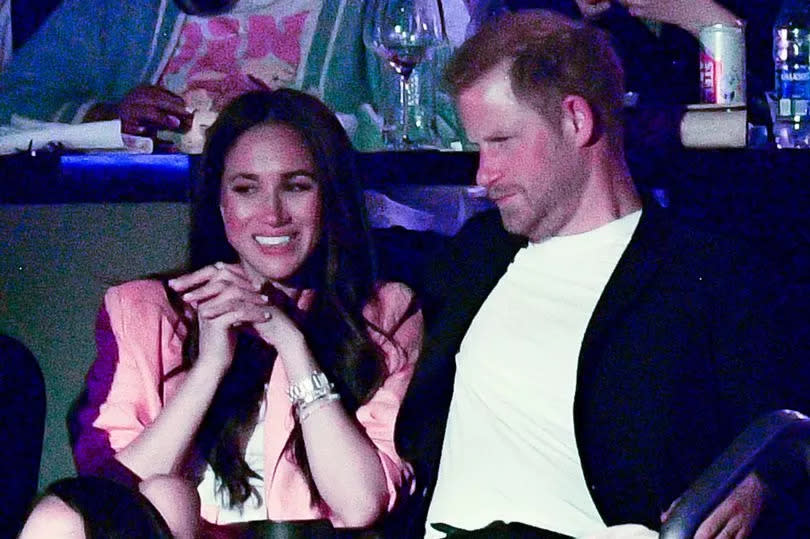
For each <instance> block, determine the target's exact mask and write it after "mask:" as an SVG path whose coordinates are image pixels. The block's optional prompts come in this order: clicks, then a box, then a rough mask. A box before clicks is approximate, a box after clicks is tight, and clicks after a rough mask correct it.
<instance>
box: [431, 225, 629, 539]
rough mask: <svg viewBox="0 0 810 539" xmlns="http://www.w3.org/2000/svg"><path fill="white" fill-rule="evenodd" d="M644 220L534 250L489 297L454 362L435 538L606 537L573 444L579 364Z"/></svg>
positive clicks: (523, 253) (520, 257)
mask: <svg viewBox="0 0 810 539" xmlns="http://www.w3.org/2000/svg"><path fill="white" fill-rule="evenodd" d="M640 215H641V212H640V211H638V212H635V213H632V214H630V215H627V216H625V217H623V218H621V219H618V220H616V221H613V222H611V223H608V224H607V225H604V226H602V227H600V228H598V229H596V230H592V231H589V232H586V233H583V234H577V235H572V236H559V237H554V238H550V239H548V240H546V241H544V242H542V243H538V244H529V246H528V247H526V248H524V249H521V250H520V251H519V252H518V253H517V256H516V257H515V260H514V261H513V262H512V264H511V265H510V266H509V268H508V269H507V271H506V273H505V274H504V276H503V277H502V278H501V280H500V281H499V282H498V284H497V285H496V286H495V288H494V289H493V290H492V292H491V293H490V295H489V297H487V300H486V301H485V302H484V304H483V306H482V307H481V310H480V311H479V312H478V314H477V315H476V316H475V319H474V320H473V322H472V324H471V326H470V328H469V330H468V331H467V334H466V336H465V337H464V340H463V341H462V343H461V348H460V350H459V353H458V355H457V357H456V365H457V372H456V376H455V382H454V393H453V400H452V403H451V405H450V413H449V417H448V421H447V430H446V434H445V439H444V446H443V449H442V458H441V462H440V466H439V477H438V483H437V486H436V491H435V494H434V496H433V500H432V503H431V506H430V509H429V511H428V518H427V536H428V537H440V536H441V535H440V534H438V533H437V532H435V531H434V530H433V528H432V527H431V526H430V523H432V522H443V523H446V524H450V525H453V526H456V527H459V528H463V529H475V528H480V527H483V526H486V525H487V524H489V523H490V522H492V521H494V520H503V521H506V522H513V521H514V522H523V523H526V524H531V525H533V526H537V527H540V528H545V529H547V530H551V531H555V532H558V533H564V534H567V535H572V536H579V535H582V534H586V533H590V532H593V531H597V530H600V529H604V528H605V525H604V523H603V522H602V519H601V517H600V516H599V513H598V511H597V509H596V507H595V505H594V503H593V500H592V499H591V497H590V495H589V493H588V488H587V485H586V484H585V478H584V475H583V472H582V466H581V462H580V459H579V453H578V451H577V445H576V439H575V436H574V418H573V404H574V391H575V388H576V373H577V363H578V358H579V351H580V347H581V344H582V339H583V336H584V334H585V329H586V327H587V325H588V322H589V320H590V318H591V316H592V314H593V311H594V308H595V306H596V303H597V301H598V299H599V297H600V296H601V294H602V291H603V290H604V288H605V285H606V284H607V281H608V279H609V278H610V275H611V274H612V272H613V270H614V269H615V267H616V264H617V263H618V261H619V258H620V257H621V255H622V253H623V252H624V250H625V249H626V247H627V245H628V243H629V242H630V238H631V236H632V234H633V231H634V230H635V228H636V226H637V225H638V221H639V218H640Z"/></svg>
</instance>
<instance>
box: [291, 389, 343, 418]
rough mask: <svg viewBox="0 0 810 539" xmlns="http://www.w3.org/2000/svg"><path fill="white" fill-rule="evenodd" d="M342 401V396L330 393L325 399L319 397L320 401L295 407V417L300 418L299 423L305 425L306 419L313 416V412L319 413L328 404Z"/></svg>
mask: <svg viewBox="0 0 810 539" xmlns="http://www.w3.org/2000/svg"><path fill="white" fill-rule="evenodd" d="M339 399H340V395H338V394H337V393H328V394H326V395H324V396H323V397H319V398H318V399H316V400H314V401H312V402H310V403H307V404H301V405H299V406H296V407H295V415H296V416H298V422H299V423H303V422H304V420H305V419H306V418H308V417H309V416H311V415H312V413H313V412H317V411H318V410H320V409H321V408H323V407H324V406H326V405H327V404H329V403H330V402H332V401H336V400H339Z"/></svg>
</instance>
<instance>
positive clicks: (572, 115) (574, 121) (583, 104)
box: [562, 95, 596, 148]
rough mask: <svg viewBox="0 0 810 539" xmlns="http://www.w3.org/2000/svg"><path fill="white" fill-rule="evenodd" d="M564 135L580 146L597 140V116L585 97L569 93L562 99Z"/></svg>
mask: <svg viewBox="0 0 810 539" xmlns="http://www.w3.org/2000/svg"><path fill="white" fill-rule="evenodd" d="M562 129H563V135H565V136H566V137H568V138H569V140H571V141H573V142H574V144H575V145H576V146H577V147H578V148H583V147H585V146H588V145H590V144H592V143H593V142H595V140H594V139H595V138H596V137H595V134H596V118H595V116H594V113H593V109H592V108H591V106H590V105H589V104H588V102H587V101H586V100H585V98H584V97H582V96H578V95H569V96H566V97H565V98H563V100H562Z"/></svg>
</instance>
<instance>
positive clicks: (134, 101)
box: [84, 85, 193, 136]
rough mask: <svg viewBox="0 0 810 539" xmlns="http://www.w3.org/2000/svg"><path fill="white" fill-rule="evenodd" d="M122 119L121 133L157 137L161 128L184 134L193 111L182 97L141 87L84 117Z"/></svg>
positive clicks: (92, 119) (190, 121)
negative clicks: (118, 101)
mask: <svg viewBox="0 0 810 539" xmlns="http://www.w3.org/2000/svg"><path fill="white" fill-rule="evenodd" d="M116 118H120V119H121V132H122V133H128V134H130V135H143V136H154V135H155V134H156V133H157V132H158V131H160V130H168V131H175V132H178V133H185V132H186V131H188V130H189V129H190V128H191V123H192V120H193V113H191V112H189V111H188V110H187V109H186V104H185V102H184V101H183V98H182V97H180V96H179V95H177V94H174V93H172V92H170V91H168V90H165V89H163V88H160V87H159V86H149V85H145V86H138V87H136V88H134V89H133V90H131V91H130V92H129V93H128V94H127V95H125V96H124V98H123V99H122V100H121V102H120V103H118V104H117V105H113V104H109V103H99V104H97V105H95V106H94V107H92V108H91V109H90V110H89V111H88V112H87V114H86V115H85V117H84V121H85V122H91V121H99V120H112V119H116Z"/></svg>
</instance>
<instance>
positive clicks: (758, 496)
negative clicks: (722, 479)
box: [661, 472, 765, 539]
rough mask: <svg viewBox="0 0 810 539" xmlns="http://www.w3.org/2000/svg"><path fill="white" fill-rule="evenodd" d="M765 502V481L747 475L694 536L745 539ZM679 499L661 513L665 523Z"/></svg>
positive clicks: (751, 474)
mask: <svg viewBox="0 0 810 539" xmlns="http://www.w3.org/2000/svg"><path fill="white" fill-rule="evenodd" d="M764 502H765V484H764V483H762V481H761V480H760V479H759V477H758V476H757V475H756V473H754V472H751V473H750V474H748V476H747V477H746V478H745V479H743V480H742V482H741V483H740V484H739V485H737V487H736V488H735V489H734V490H732V491H731V493H730V494H729V495H728V496H727V497H726V499H725V500H723V502H722V503H721V504H720V505H718V506H717V507H716V508H715V509H714V511H712V512H711V514H710V515H709V516H708V517H706V520H704V521H703V522H702V523H701V525H700V527H698V529H697V531H696V532H695V537H694V539H712V538H717V539H731V538H733V539H744V538H745V537H748V536H749V535H751V531H752V530H753V529H754V525H755V524H756V522H757V518H759V514H760V512H761V511H762V505H763V504H764ZM677 503H678V500H675V501H674V502H672V505H670V506H669V509H667V511H666V512H665V513H664V514H663V515H661V522H666V521H667V519H668V518H669V515H670V513H672V509H673V508H674V507H675V504H677Z"/></svg>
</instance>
